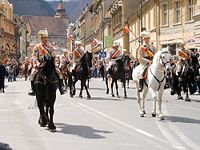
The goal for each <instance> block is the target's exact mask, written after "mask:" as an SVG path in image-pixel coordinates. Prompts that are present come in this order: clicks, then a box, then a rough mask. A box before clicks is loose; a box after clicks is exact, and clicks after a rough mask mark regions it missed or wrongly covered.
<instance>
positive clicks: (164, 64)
mask: <svg viewBox="0 0 200 150" xmlns="http://www.w3.org/2000/svg"><path fill="white" fill-rule="evenodd" d="M164 53H169V52H167V51H164V52H162V53H161V54H160V55H162V54H164ZM160 59H161V61H162V64H163V66H164V67H165V66H166V64H168V63H169V64H170V61H167V62H164V61H163V58H162V57H161V56H160Z"/></svg>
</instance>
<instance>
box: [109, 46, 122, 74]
mask: <svg viewBox="0 0 200 150" xmlns="http://www.w3.org/2000/svg"><path fill="white" fill-rule="evenodd" d="M118 48H119V45H115V46H113V47H112V49H111V50H110V52H109V53H108V56H107V61H109V62H108V66H107V69H106V71H107V77H110V75H111V72H112V70H111V68H112V66H113V65H114V63H115V62H116V60H117V59H120V58H122V56H123V53H122V52H121V51H120V50H119V49H118Z"/></svg>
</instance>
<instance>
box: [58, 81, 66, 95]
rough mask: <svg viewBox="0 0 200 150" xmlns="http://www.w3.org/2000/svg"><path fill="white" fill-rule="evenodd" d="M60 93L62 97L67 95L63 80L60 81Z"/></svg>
mask: <svg viewBox="0 0 200 150" xmlns="http://www.w3.org/2000/svg"><path fill="white" fill-rule="evenodd" d="M59 91H60V94H61V95H63V94H65V92H64V84H63V80H62V79H59Z"/></svg>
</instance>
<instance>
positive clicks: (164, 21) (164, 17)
mask: <svg viewBox="0 0 200 150" xmlns="http://www.w3.org/2000/svg"><path fill="white" fill-rule="evenodd" d="M167 7H168V6H167V4H164V5H162V25H167V24H168V8H167Z"/></svg>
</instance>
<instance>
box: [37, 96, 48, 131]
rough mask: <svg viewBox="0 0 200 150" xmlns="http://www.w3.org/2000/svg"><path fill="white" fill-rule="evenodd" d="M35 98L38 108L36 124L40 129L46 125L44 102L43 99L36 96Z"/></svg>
mask: <svg viewBox="0 0 200 150" xmlns="http://www.w3.org/2000/svg"><path fill="white" fill-rule="evenodd" d="M36 98H37V102H38V108H39V112H40V117H39V120H38V123H39V125H40V126H41V127H45V126H46V125H47V118H46V115H45V111H44V102H43V99H44V98H39V97H38V96H37V95H36Z"/></svg>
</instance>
